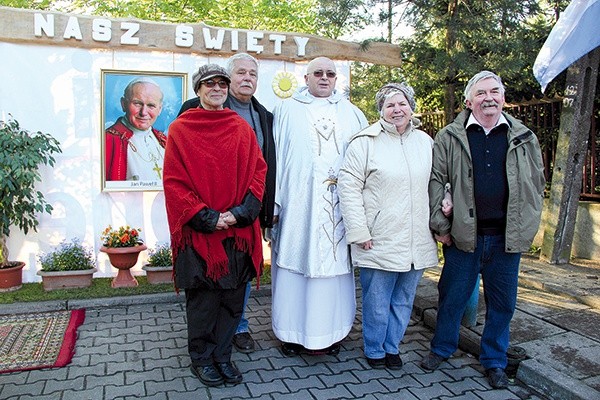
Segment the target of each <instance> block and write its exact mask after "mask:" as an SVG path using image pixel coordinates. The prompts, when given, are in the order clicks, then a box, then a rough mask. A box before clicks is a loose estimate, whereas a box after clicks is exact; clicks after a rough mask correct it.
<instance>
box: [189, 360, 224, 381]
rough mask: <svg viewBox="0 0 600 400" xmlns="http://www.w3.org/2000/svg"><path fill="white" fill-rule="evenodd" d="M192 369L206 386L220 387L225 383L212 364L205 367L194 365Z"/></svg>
mask: <svg viewBox="0 0 600 400" xmlns="http://www.w3.org/2000/svg"><path fill="white" fill-rule="evenodd" d="M190 369H191V370H192V372H193V373H194V375H196V376H197V377H198V379H200V382H202V383H204V384H205V385H206V386H219V385H221V384H223V382H224V380H223V377H222V376H221V374H220V373H219V371H217V369H216V368H215V366H214V365H212V364H211V365H204V366H202V365H192V366H191V367H190Z"/></svg>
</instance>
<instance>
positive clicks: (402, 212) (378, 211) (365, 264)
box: [338, 83, 438, 370]
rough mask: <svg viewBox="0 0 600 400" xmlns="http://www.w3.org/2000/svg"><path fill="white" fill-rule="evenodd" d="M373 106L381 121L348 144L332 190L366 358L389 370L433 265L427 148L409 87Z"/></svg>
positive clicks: (396, 364) (380, 95)
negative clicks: (355, 274)
mask: <svg viewBox="0 0 600 400" xmlns="http://www.w3.org/2000/svg"><path fill="white" fill-rule="evenodd" d="M375 100H376V102H377V109H378V111H379V112H380V115H381V118H380V120H379V121H378V122H377V123H375V124H373V125H371V126H369V127H368V128H366V129H364V130H363V131H361V132H359V133H358V134H356V135H355V136H354V137H353V138H352V139H351V142H350V144H349V147H348V150H347V152H346V156H345V159H344V164H343V166H342V168H341V170H340V174H339V180H338V189H339V191H340V202H341V209H342V216H343V220H344V225H345V227H346V240H347V241H348V243H350V244H351V251H352V261H353V264H354V265H355V266H356V267H358V268H360V282H361V286H362V297H363V298H362V307H363V338H364V352H365V356H366V358H367V362H368V364H369V365H370V366H371V367H372V368H389V369H394V370H395V369H400V368H402V360H401V359H400V356H399V345H400V342H401V341H402V338H403V337H404V332H405V331H406V327H407V326H408V323H409V320H410V315H411V311H412V305H413V300H414V297H415V292H416V289H417V284H418V283H419V279H420V278H421V276H422V275H423V269H424V268H427V267H432V266H435V265H437V263H438V257H437V246H436V243H435V240H434V239H433V236H432V234H431V232H430V230H429V197H428V194H427V186H428V183H429V174H430V172H431V160H432V149H433V140H432V139H431V137H429V136H428V135H427V134H426V133H425V132H423V131H421V130H418V129H416V128H415V126H414V124H413V118H412V115H413V112H414V110H415V99H414V90H413V89H412V88H411V87H410V86H408V85H406V84H403V83H401V84H398V83H388V84H386V85H385V86H383V87H382V88H381V89H380V90H379V91H378V92H377V95H376V96H375Z"/></svg>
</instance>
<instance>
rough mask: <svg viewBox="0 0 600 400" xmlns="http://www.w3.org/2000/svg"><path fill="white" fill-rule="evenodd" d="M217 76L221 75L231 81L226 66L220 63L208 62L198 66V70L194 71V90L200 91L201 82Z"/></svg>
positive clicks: (228, 81)
mask: <svg viewBox="0 0 600 400" xmlns="http://www.w3.org/2000/svg"><path fill="white" fill-rule="evenodd" d="M216 76H220V77H221V78H223V79H225V80H226V81H227V83H231V79H230V78H229V74H228V73H227V71H226V70H225V68H223V67H221V66H220V65H217V64H206V65H203V66H201V67H200V68H198V71H196V72H194V75H192V85H193V86H194V92H198V88H200V82H204V81H206V80H209V79H210V78H214V77H216Z"/></svg>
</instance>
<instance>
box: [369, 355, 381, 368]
mask: <svg viewBox="0 0 600 400" xmlns="http://www.w3.org/2000/svg"><path fill="white" fill-rule="evenodd" d="M367 363H368V364H369V365H370V366H371V368H373V369H384V368H385V358H369V357H367Z"/></svg>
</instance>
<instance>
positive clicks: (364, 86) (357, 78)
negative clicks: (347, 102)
mask: <svg viewBox="0 0 600 400" xmlns="http://www.w3.org/2000/svg"><path fill="white" fill-rule="evenodd" d="M405 80H406V79H405V76H404V74H403V71H402V70H401V69H399V68H391V67H386V66H383V65H375V64H368V63H362V62H354V63H352V87H351V88H350V98H351V99H352V103H353V104H355V105H356V106H357V107H358V108H360V109H361V110H362V111H363V112H364V113H365V116H366V117H367V120H369V122H370V123H374V122H375V121H377V120H378V119H379V113H378V112H377V105H376V104H375V94H376V93H377V91H378V90H379V89H381V87H382V86H383V85H385V84H386V83H389V82H401V81H405ZM407 83H408V84H409V85H410V84H411V83H410V82H407Z"/></svg>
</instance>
